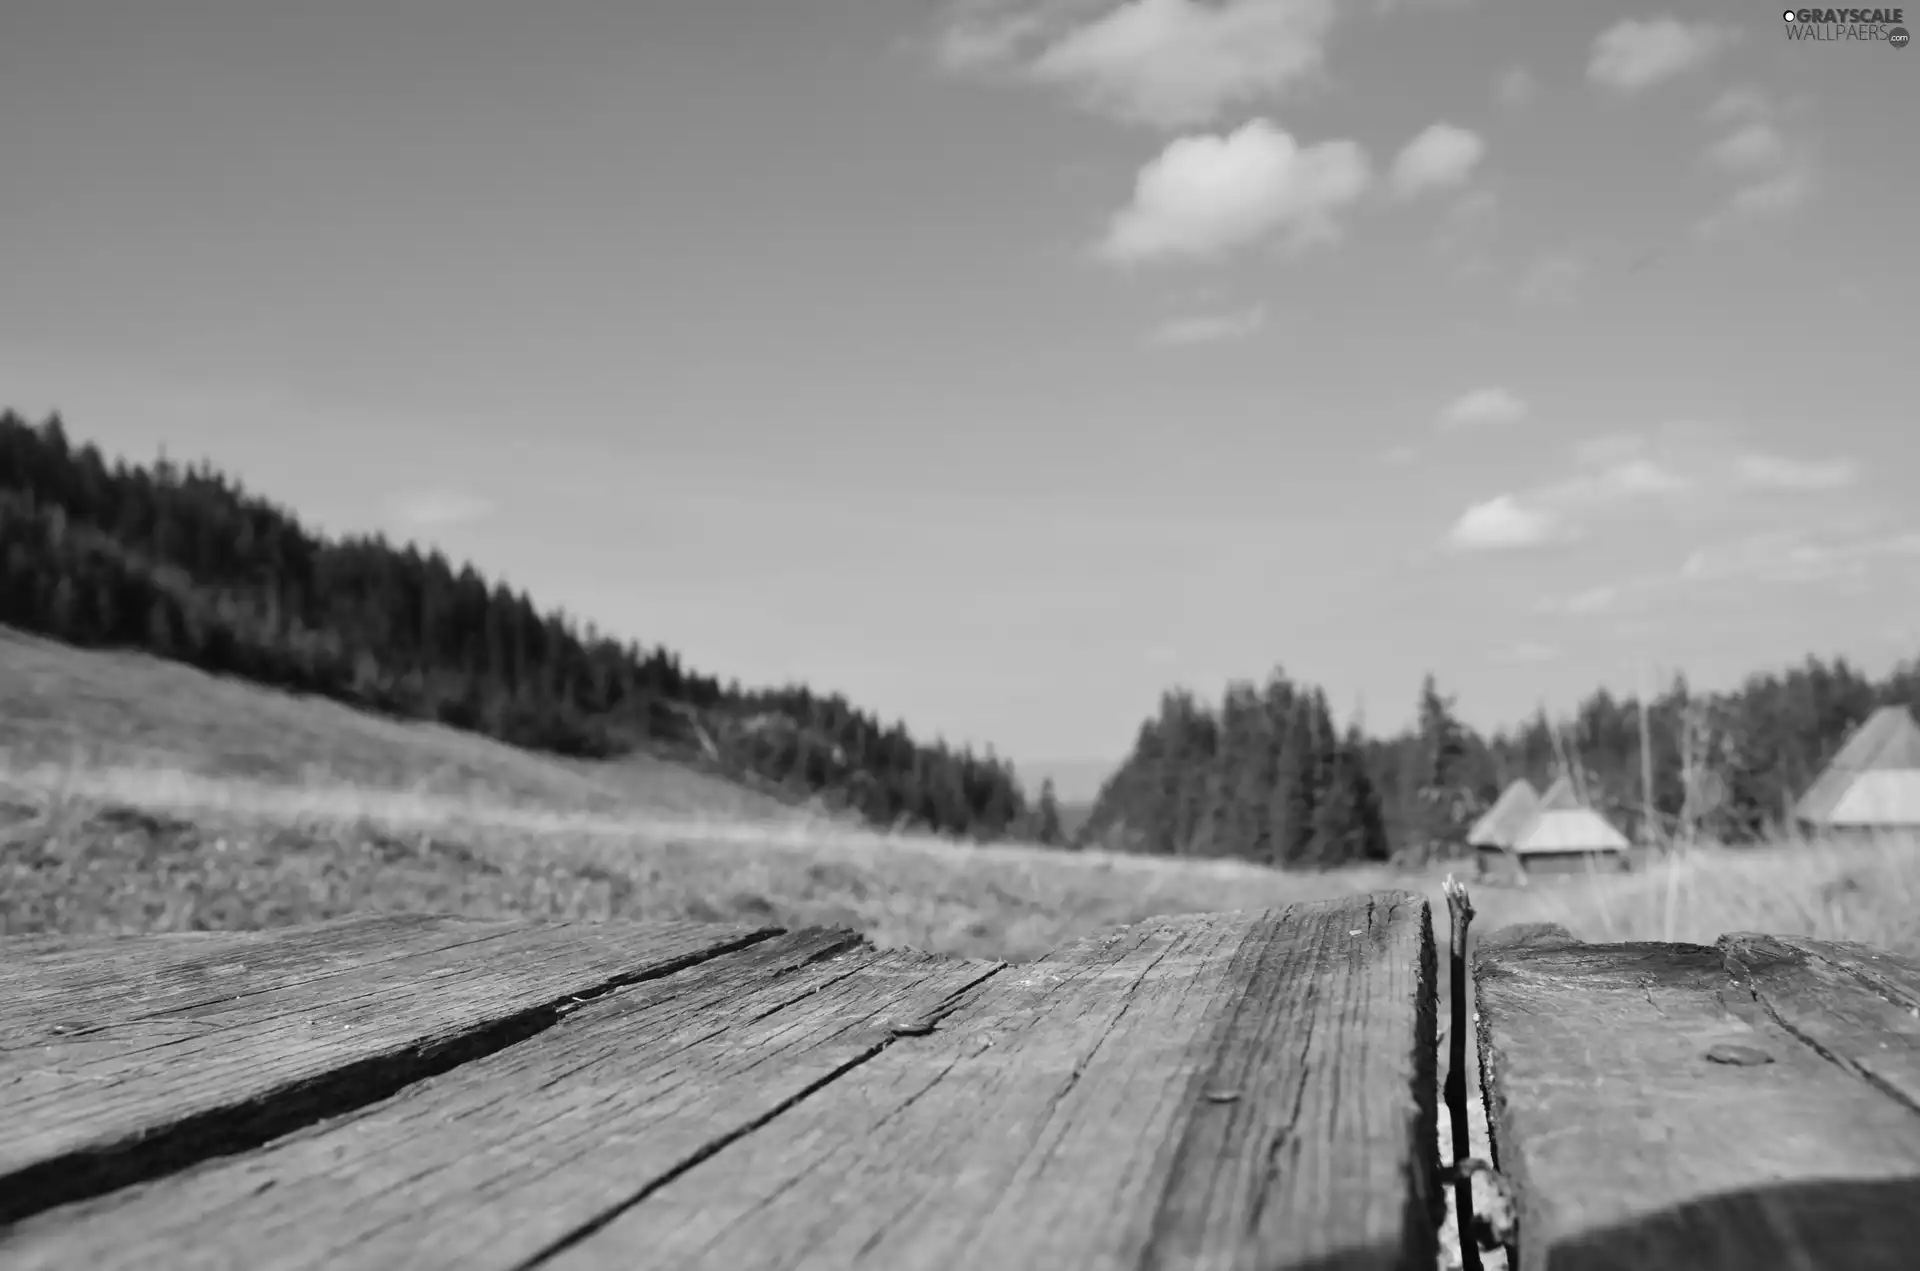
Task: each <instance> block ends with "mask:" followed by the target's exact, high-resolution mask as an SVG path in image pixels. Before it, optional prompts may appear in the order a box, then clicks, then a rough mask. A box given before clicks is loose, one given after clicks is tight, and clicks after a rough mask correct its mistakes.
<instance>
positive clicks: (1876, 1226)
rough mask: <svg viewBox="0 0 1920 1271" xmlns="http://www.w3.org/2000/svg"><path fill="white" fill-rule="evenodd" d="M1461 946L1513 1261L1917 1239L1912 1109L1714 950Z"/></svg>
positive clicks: (1549, 1264)
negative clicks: (1839, 1058) (1812, 1036)
mask: <svg viewBox="0 0 1920 1271" xmlns="http://www.w3.org/2000/svg"><path fill="white" fill-rule="evenodd" d="M1494 943H1495V944H1496V946H1504V947H1494V948H1491V949H1488V950H1485V951H1482V952H1481V953H1479V954H1478V955H1477V956H1476V959H1475V961H1476V976H1475V979H1476V985H1475V997H1476V1005H1477V1007H1478V1010H1479V1015H1480V1044H1481V1052H1482V1063H1483V1065H1484V1069H1485V1073H1486V1087H1487V1098H1488V1116H1489V1122H1490V1124H1491V1128H1492V1135H1493V1141H1494V1149H1495V1152H1496V1154H1497V1157H1498V1161H1497V1163H1498V1165H1499V1167H1500V1169H1501V1171H1502V1173H1504V1174H1505V1175H1506V1176H1507V1178H1508V1180H1509V1182H1510V1183H1511V1184H1512V1186H1513V1189H1514V1191H1515V1193H1516V1200H1517V1203H1518V1208H1519V1223H1520V1225H1519V1238H1518V1249H1517V1252H1518V1263H1517V1265H1518V1271H1545V1269H1547V1268H1552V1269H1553V1271H1568V1269H1578V1271H1598V1269H1601V1268H1621V1269H1622V1271H1625V1269H1627V1268H1633V1269H1634V1271H1668V1269H1672V1271H1683V1269H1684V1271H1696V1269H1698V1271H1720V1269H1723V1268H1724V1269H1725V1271H1765V1269H1769V1268H1782V1269H1785V1268H1792V1269H1793V1271H1826V1269H1827V1268H1832V1269H1834V1271H1841V1269H1845V1271H1878V1269H1880V1268H1885V1269H1887V1271H1892V1269H1893V1268H1910V1267H1911V1266H1912V1265H1913V1263H1914V1252H1913V1251H1914V1249H1915V1248H1916V1247H1920V1116H1916V1115H1914V1114H1913V1112H1912V1111H1911V1110H1910V1109H1909V1108H1907V1107H1905V1106H1903V1105H1901V1104H1900V1103H1898V1102H1896V1101H1895V1100H1893V1099H1890V1098H1888V1097H1887V1096H1886V1095H1885V1094H1884V1093H1883V1092H1881V1091H1880V1090H1878V1089H1876V1088H1875V1087H1874V1086H1873V1085H1871V1084H1869V1083H1868V1082H1866V1081H1863V1080H1860V1079H1859V1078H1858V1077H1857V1076H1856V1075H1854V1073H1853V1072H1851V1071H1849V1070H1848V1069H1846V1068H1844V1067H1842V1066H1841V1065H1838V1064H1835V1063H1832V1062H1829V1060H1828V1059H1826V1058H1823V1057H1822V1055H1821V1054H1820V1053H1818V1052H1817V1051H1816V1050H1815V1049H1813V1048H1812V1047H1809V1046H1807V1045H1804V1044H1802V1042H1801V1041H1800V1040H1799V1039H1798V1038H1797V1037H1796V1036H1795V1035H1794V1033H1793V1032H1792V1031H1791V1030H1790V1029H1788V1028H1784V1027H1782V1026H1781V1024H1780V1023H1779V1022H1778V1021H1777V1020H1776V1019H1775V1018H1774V1016H1773V1015H1772V1014H1771V1013H1770V1012H1769V1010H1768V1009H1767V1008H1766V1006H1765V1005H1764V1004H1762V1003H1761V1002H1760V1001H1758V1000H1756V998H1755V996H1754V993H1753V991H1752V989H1751V972H1748V973H1747V976H1748V979H1747V980H1746V981H1744V982H1743V981H1741V980H1739V979H1738V978H1737V977H1736V974H1734V973H1732V971H1733V968H1730V966H1729V959H1728V958H1726V957H1724V956H1723V954H1722V952H1721V951H1719V950H1716V949H1712V948H1707V947H1704V946H1699V945H1686V944H1620V945H1581V944H1577V943H1568V942H1565V941H1560V940H1552V939H1546V940H1538V941H1532V942H1528V941H1521V942H1517V943H1516V942H1506V941H1496V942H1494Z"/></svg>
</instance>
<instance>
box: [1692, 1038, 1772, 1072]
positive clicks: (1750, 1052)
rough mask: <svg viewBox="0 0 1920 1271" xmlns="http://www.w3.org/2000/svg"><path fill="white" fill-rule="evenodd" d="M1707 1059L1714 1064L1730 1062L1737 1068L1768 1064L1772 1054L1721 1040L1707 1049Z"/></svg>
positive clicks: (1770, 1061)
mask: <svg viewBox="0 0 1920 1271" xmlns="http://www.w3.org/2000/svg"><path fill="white" fill-rule="evenodd" d="M1707 1059H1708V1061H1709V1062H1711V1063H1716V1064H1732V1065H1734V1066H1735V1067H1738V1068H1752V1067H1754V1066H1755V1065H1758V1064H1770V1063H1772V1062H1773V1056H1772V1055H1769V1054H1768V1053H1767V1052H1766V1051H1764V1050H1759V1049H1757V1048H1755V1047H1753V1046H1736V1045H1734V1044H1733V1043H1731V1042H1722V1043H1720V1044H1719V1045H1718V1046H1713V1047H1710V1048H1708V1050H1707Z"/></svg>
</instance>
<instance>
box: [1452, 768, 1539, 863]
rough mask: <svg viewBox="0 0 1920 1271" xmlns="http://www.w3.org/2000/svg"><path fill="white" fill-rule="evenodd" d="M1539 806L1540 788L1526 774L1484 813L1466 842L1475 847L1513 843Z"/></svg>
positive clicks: (1502, 846)
mask: <svg viewBox="0 0 1920 1271" xmlns="http://www.w3.org/2000/svg"><path fill="white" fill-rule="evenodd" d="M1539 806H1540V792H1539V791H1538V790H1535V789H1534V788H1533V783H1532V782H1531V781H1528V780H1527V779H1526V778H1525V777H1521V778H1519V779H1518V780H1516V781H1514V782H1512V783H1511V784H1509V785H1508V786H1507V788H1506V789H1505V790H1502V791H1501V792H1500V797H1499V798H1498V799H1495V800H1494V801H1493V806H1492V807H1490V808H1488V809H1487V810H1486V811H1485V812H1484V813H1482V814H1481V816H1480V819H1479V820H1478V821H1475V822H1474V823H1473V828H1472V829H1470V830H1468V831H1467V843H1468V844H1469V845H1470V846H1473V847H1501V848H1506V847H1512V846H1513V841H1514V839H1515V838H1517V837H1519V834H1520V831H1522V830H1524V829H1526V828H1527V822H1529V821H1531V820H1532V819H1533V814H1534V810H1535V809H1537V808H1538V807H1539Z"/></svg>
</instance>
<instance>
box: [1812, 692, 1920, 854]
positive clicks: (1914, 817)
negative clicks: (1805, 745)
mask: <svg viewBox="0 0 1920 1271" xmlns="http://www.w3.org/2000/svg"><path fill="white" fill-rule="evenodd" d="M1794 817H1795V819H1796V820H1798V821H1799V822H1800V824H1801V826H1802V827H1803V828H1805V829H1807V830H1809V831H1812V832H1815V833H1835V832H1839V833H1861V832H1866V833H1873V832H1876V831H1890V830H1917V829H1920V725H1916V724H1915V723H1914V721H1913V716H1912V714H1910V713H1909V712H1908V710H1907V708H1906V707H1904V706H1882V707H1881V708H1880V709H1879V710H1877V711H1875V712H1874V713H1873V714H1871V715H1869V716H1868V717H1867V719H1866V722H1865V723H1863V724H1861V725H1860V727H1858V728H1856V729H1855V730H1854V731H1853V735H1852V736H1851V737H1849V738H1847V741H1846V744H1845V745H1843V746H1841V747H1840V751H1839V753H1838V754H1836V755H1835V756H1834V757H1833V760H1832V762H1830V763H1828V764H1827V766H1826V768H1825V769H1824V770H1823V771H1822V772H1821V773H1820V775H1819V776H1818V777H1816V778H1815V779H1814V782H1813V784H1812V785H1810V786H1808V787H1807V791H1806V793H1805V794H1803V795H1801V796H1800V802H1799V803H1797V804H1795V805H1794Z"/></svg>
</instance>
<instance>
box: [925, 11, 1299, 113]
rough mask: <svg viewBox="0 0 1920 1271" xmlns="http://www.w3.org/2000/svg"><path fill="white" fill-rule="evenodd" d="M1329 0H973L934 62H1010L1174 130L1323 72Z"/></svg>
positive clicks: (1094, 102)
mask: <svg viewBox="0 0 1920 1271" xmlns="http://www.w3.org/2000/svg"><path fill="white" fill-rule="evenodd" d="M1334 9H1335V6H1334V3H1333V0H1212V2H1208V0H1126V2H1125V3H1120V4H1113V3H1111V0H973V2H971V3H963V4H960V5H958V6H956V7H955V8H953V9H952V10H951V11H950V13H949V17H948V20H947V22H946V23H945V25H944V27H943V30H942V32H941V36H940V40H939V55H940V60H941V61H942V62H943V63H945V64H946V65H947V66H948V67H949V68H952V69H957V70H980V69H984V68H989V67H994V66H1013V67H1017V68H1018V69H1019V71H1020V73H1022V74H1023V75H1025V76H1026V77H1028V78H1029V79H1032V80H1034V81H1037V82H1040V83H1044V84H1049V85H1052V86H1055V87H1058V88H1060V89H1062V90H1063V91H1065V92H1066V93H1068V94H1069V95H1070V96H1071V97H1072V98H1073V99H1074V100H1075V101H1077V102H1078V103H1079V104H1080V105H1081V106H1082V107H1084V108H1085V109H1087V110H1090V111H1094V112H1096V113H1099V114H1103V115H1107V116H1109V117H1112V118H1115V119H1119V120H1122V121H1124V122H1128V123H1135V124H1146V125H1150V126H1153V127H1158V128H1165V129H1175V128H1190V127H1195V126H1198V125H1202V124H1206V123H1209V122H1211V121H1213V120H1215V119H1217V118H1218V117H1220V116H1221V115H1222V114H1223V113H1225V112H1226V111H1228V110H1230V109H1232V108H1234V107H1236V106H1245V105H1248V104H1251V103H1254V102H1259V101H1264V100H1269V99H1272V98H1275V97H1277V96H1279V95H1281V94H1283V93H1284V92H1286V91H1287V90H1288V89H1290V88H1292V87H1294V86H1295V85H1296V84H1298V83H1300V82H1302V81H1304V80H1306V79H1308V78H1310V77H1311V76H1313V75H1314V74H1315V73H1316V72H1318V71H1319V70H1320V68H1321V67H1322V65H1323V64H1324V60H1325V51H1326V41H1327V34H1328V31H1329V30H1330V29H1331V27H1332V26H1333V22H1334Z"/></svg>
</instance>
